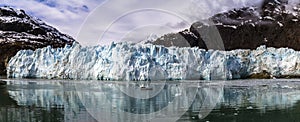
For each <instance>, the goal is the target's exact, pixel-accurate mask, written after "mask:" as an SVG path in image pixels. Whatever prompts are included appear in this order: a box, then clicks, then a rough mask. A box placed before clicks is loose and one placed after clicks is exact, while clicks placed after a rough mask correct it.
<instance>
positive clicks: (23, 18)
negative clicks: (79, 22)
mask: <svg viewBox="0 0 300 122" xmlns="http://www.w3.org/2000/svg"><path fill="white" fill-rule="evenodd" d="M73 42H74V39H73V38H72V37H70V36H68V35H65V34H62V33H60V32H59V31H58V30H57V29H55V28H53V27H51V26H49V25H47V24H45V23H44V22H42V21H41V20H39V19H37V18H35V17H31V16H29V15H27V14H26V13H25V12H24V11H23V10H16V9H13V8H10V7H0V75H5V74H6V64H7V62H8V61H9V59H10V58H11V57H12V56H14V55H15V54H16V53H17V52H18V51H19V50H22V49H32V50H34V49H37V48H41V47H45V46H48V45H50V46H52V47H54V48H56V47H63V46H65V45H66V44H72V43H73Z"/></svg>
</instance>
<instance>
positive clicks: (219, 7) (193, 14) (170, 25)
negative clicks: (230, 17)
mask: <svg viewBox="0 0 300 122" xmlns="http://www.w3.org/2000/svg"><path fill="white" fill-rule="evenodd" d="M261 1H262V0H185V1H183V0H166V1H161V0H0V6H4V5H5V6H11V7H13V8H17V9H23V10H25V11H26V13H28V14H30V15H31V16H35V17H37V18H40V19H41V20H43V21H44V22H46V23H47V24H49V25H51V26H53V27H55V28H57V29H58V30H60V31H61V32H63V33H66V34H68V35H70V36H72V37H74V38H75V39H76V40H77V41H78V42H79V43H80V44H82V45H84V46H90V45H106V44H110V43H111V42H112V41H114V42H120V41H131V42H137V41H142V40H143V39H145V38H146V37H147V36H148V35H151V34H155V35H158V36H161V35H163V34H166V33H170V32H178V31H180V30H184V29H186V28H189V26H190V25H191V23H193V22H195V21H197V20H199V19H205V18H208V17H210V16H212V15H214V14H216V13H220V12H225V11H227V10H230V9H233V8H240V7H243V6H251V5H258V4H259V3H260V2H261Z"/></svg>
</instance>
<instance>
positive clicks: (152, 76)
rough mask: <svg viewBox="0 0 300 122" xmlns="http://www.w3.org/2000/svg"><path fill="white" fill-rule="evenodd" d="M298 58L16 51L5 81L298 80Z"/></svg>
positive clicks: (264, 53) (116, 49) (277, 53)
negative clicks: (265, 77) (258, 76)
mask: <svg viewBox="0 0 300 122" xmlns="http://www.w3.org/2000/svg"><path fill="white" fill-rule="evenodd" d="M299 56H300V54H299V52H297V51H294V50H292V49H288V48H279V49H275V48H266V47H265V46H261V47H259V48H257V49H256V50H233V51H217V50H208V51H206V50H204V49H199V48H177V47H163V46H157V45H151V44H146V45H141V44H128V43H117V44H115V43H112V44H111V45H109V46H93V47H82V46H80V45H79V44H77V43H74V44H73V46H69V45H67V46H65V47H64V48H57V49H53V48H51V47H50V46H48V47H46V48H42V49H37V50H36V51H32V50H22V51H19V52H18V53H17V54H16V55H15V56H14V57H13V58H11V60H10V61H9V63H8V66H7V74H8V77H14V78H26V77H33V78H48V79H52V78H58V79H94V80H199V79H205V80H225V79H240V78H246V77H248V76H250V75H252V74H258V73H269V74H270V75H272V76H274V77H281V76H289V75H291V76H300V70H299V69H300V65H299V63H300V61H299V58H298V57H299Z"/></svg>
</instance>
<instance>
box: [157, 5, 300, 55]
mask: <svg viewBox="0 0 300 122" xmlns="http://www.w3.org/2000/svg"><path fill="white" fill-rule="evenodd" d="M287 3H288V0H265V1H264V2H263V4H262V6H252V7H244V8H240V9H234V10H230V11H228V12H226V13H220V14H216V15H214V16H212V17H211V18H209V20H210V21H211V22H212V24H207V23H205V22H203V21H198V22H195V23H193V25H192V26H191V27H190V28H189V29H187V30H184V31H182V32H179V33H172V34H167V35H164V36H162V37H160V38H158V39H157V40H156V41H155V42H154V44H158V45H165V46H179V47H186V46H192V47H200V48H205V49H207V48H208V47H212V46H208V45H207V44H214V41H215V39H217V36H218V35H219V37H220V39H222V41H223V44H224V48H225V50H233V49H256V48H257V47H259V46H260V45H266V46H267V47H289V48H293V49H295V50H300V5H292V6H290V5H289V6H288V7H287ZM214 28H217V30H218V31H219V34H217V35H216V34H214V33H212V31H214ZM211 33H212V34H211ZM216 45H217V44H216ZM224 48H223V49H224ZM217 49H222V48H217Z"/></svg>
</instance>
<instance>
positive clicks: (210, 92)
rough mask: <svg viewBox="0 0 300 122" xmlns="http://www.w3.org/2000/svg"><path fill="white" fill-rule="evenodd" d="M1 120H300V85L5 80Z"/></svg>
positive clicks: (1, 89)
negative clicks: (147, 87) (145, 86)
mask: <svg viewBox="0 0 300 122" xmlns="http://www.w3.org/2000/svg"><path fill="white" fill-rule="evenodd" d="M4 80H5V81H7V83H8V84H7V86H1V87H0V99H1V100H0V121H1V122H15V121H17V122H19V121H20V122H31V121H46V122H48V121H49V122H52V121H55V122H60V121H85V122H87V121H88V122H96V121H101V122H102V121H103V122H104V121H148V120H149V121H166V122H168V121H176V120H177V121H179V122H184V121H203V122H207V121H209V122H258V121H268V122H285V121H300V116H299V115H300V80H297V79H293V80H284V79H283V80H275V79H272V80H237V81H214V82H203V81H181V82H179V81H173V82H152V83H148V84H146V85H147V86H149V88H151V89H152V90H143V89H141V88H140V86H141V85H143V84H141V83H139V82H137V83H135V82H103V81H72V80H33V79H4Z"/></svg>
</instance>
